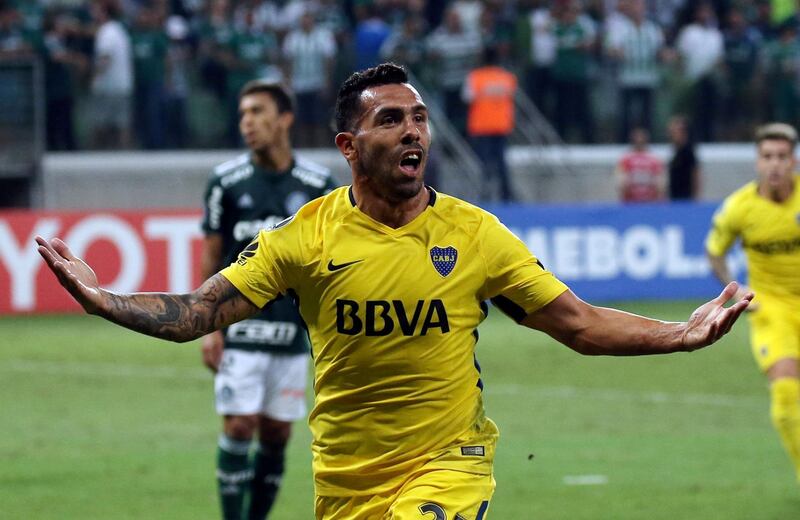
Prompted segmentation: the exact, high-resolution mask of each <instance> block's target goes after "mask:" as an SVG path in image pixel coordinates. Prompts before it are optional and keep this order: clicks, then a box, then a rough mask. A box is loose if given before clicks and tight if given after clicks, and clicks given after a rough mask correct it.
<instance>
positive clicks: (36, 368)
mask: <svg viewBox="0 0 800 520" xmlns="http://www.w3.org/2000/svg"><path fill="white" fill-rule="evenodd" d="M0 372H22V373H29V374H45V375H59V376H81V377H128V378H142V379H182V380H192V381H211V377H212V376H211V373H206V372H204V371H203V369H202V368H201V367H198V368H197V369H185V368H175V367H169V366H163V365H161V366H146V365H123V364H118V363H76V362H74V361H64V362H59V361H30V360H22V359H12V360H11V361H9V362H7V363H3V364H0Z"/></svg>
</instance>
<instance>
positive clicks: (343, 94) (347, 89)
mask: <svg viewBox="0 0 800 520" xmlns="http://www.w3.org/2000/svg"><path fill="white" fill-rule="evenodd" d="M395 83H408V73H407V72H406V69H404V68H403V67H401V66H400V65H397V64H395V63H381V64H380V65H378V66H376V67H371V68H369V69H365V70H361V71H358V72H354V73H353V74H351V75H350V77H349V78H347V80H346V81H345V82H344V83H343V84H342V87H341V88H340V89H339V93H338V94H337V96H336V110H335V119H336V131H337V132H348V131H352V130H353V128H352V125H353V124H354V123H355V121H356V120H358V116H359V115H360V114H361V93H362V92H364V91H365V90H367V89H368V88H371V87H377V86H379V85H392V84H395Z"/></svg>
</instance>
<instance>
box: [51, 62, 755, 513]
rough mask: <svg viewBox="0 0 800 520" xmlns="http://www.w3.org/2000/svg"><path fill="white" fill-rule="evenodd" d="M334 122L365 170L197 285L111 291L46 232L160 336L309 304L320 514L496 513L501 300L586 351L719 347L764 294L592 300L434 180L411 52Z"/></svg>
mask: <svg viewBox="0 0 800 520" xmlns="http://www.w3.org/2000/svg"><path fill="white" fill-rule="evenodd" d="M336 122H337V126H338V131H339V133H338V134H337V136H336V146H337V147H338V148H339V150H340V151H341V153H342V155H343V156H344V157H345V159H347V161H348V163H349V164H350V168H351V170H352V185H351V186H346V187H342V188H339V189H337V190H335V191H333V192H331V193H330V194H328V195H326V196H324V197H321V198H318V199H316V200H313V201H311V202H309V203H308V204H306V205H305V206H304V207H302V208H301V209H300V210H299V211H298V212H297V213H296V214H295V215H294V217H290V218H289V219H287V220H285V221H284V222H282V223H280V224H278V225H276V226H275V227H274V228H273V229H271V230H263V231H261V232H259V234H258V236H257V237H256V238H255V239H254V240H253V242H252V243H251V244H250V245H249V246H247V247H246V248H245V249H244V251H242V253H241V254H240V256H239V258H238V259H237V261H236V262H234V263H233V264H231V265H230V266H229V267H227V268H225V269H223V270H222V271H221V272H220V273H218V274H216V275H214V276H212V277H211V278H209V279H208V280H207V281H206V282H205V283H204V284H203V285H202V286H201V287H200V288H199V289H198V290H196V291H195V292H193V293H190V294H158V293H149V294H148V293H138V294H128V295H121V294H115V293H112V292H109V291H106V290H104V289H102V288H100V287H99V286H98V283H97V278H96V277H95V276H94V273H93V272H92V271H91V269H90V268H89V267H88V266H87V265H86V264H85V263H84V262H83V261H82V260H80V259H79V258H75V257H74V256H73V255H72V253H71V252H70V251H69V249H68V247H67V246H66V244H64V243H63V242H61V241H60V240H58V239H54V240H45V239H43V238H41V237H37V242H38V244H39V248H38V250H39V252H40V254H41V255H42V256H43V257H44V259H45V261H46V262H47V265H48V266H49V267H50V268H51V269H52V270H53V271H54V273H55V274H56V276H57V277H58V278H59V280H60V282H61V283H62V284H63V285H64V287H65V288H66V289H67V290H68V291H69V292H70V293H71V294H72V295H73V296H74V297H75V299H76V300H77V301H78V302H79V303H80V304H81V305H82V306H83V308H84V309H85V310H86V311H87V312H89V313H91V314H97V315H100V316H102V317H104V318H106V319H109V320H111V321H114V322H116V323H118V324H121V325H123V326H125V327H128V328H131V329H133V330H137V331H139V332H142V333H145V334H150V335H153V336H157V337H161V338H166V339H171V340H175V341H187V340H191V339H194V338H197V337H200V336H202V335H204V334H207V333H209V332H210V331H212V330H214V329H218V328H220V327H223V326H226V325H229V324H231V323H234V322H236V321H238V320H242V319H245V318H247V317H249V316H252V315H253V314H255V313H256V312H258V310H259V309H260V308H262V307H263V306H265V305H268V304H269V302H271V301H273V300H275V299H276V298H278V297H280V296H286V297H292V298H293V299H294V300H295V301H296V302H297V305H298V306H299V309H300V314H301V316H302V317H303V319H304V321H305V323H306V325H307V327H308V332H309V335H310V338H311V345H312V354H313V358H314V369H315V375H314V388H315V394H316V397H315V403H314V408H313V410H312V412H311V415H310V417H309V423H310V426H311V431H312V433H313V466H314V479H315V489H316V504H315V510H316V518H318V519H325V520H338V519H347V520H374V519H385V520H390V519H391V520H426V519H427V520H442V519H450V520H453V519H459V520H483V519H485V518H486V511H487V509H488V506H489V500H490V498H491V496H492V493H493V491H494V486H495V483H494V478H493V476H492V463H493V456H494V448H495V440H496V438H497V427H496V426H495V424H494V423H493V422H492V421H491V420H489V419H488V418H487V417H486V416H485V415H484V410H483V404H482V399H481V390H482V387H483V384H482V382H481V375H480V368H479V365H478V363H477V361H476V359H475V354H474V350H475V343H476V342H477V339H478V336H477V333H476V329H477V327H478V325H479V324H480V323H481V321H482V320H483V319H484V318H485V317H486V313H487V305H486V303H485V302H486V301H487V300H491V301H493V302H494V303H495V304H496V306H497V307H499V308H500V309H501V310H503V311H504V312H506V313H507V314H508V315H510V316H511V317H512V318H513V319H514V320H515V321H517V322H518V323H521V324H522V325H525V326H527V327H530V328H532V329H537V330H541V331H544V332H546V333H547V334H549V335H551V336H553V337H554V338H556V339H557V340H559V341H561V342H562V343H564V344H565V345H567V346H569V347H570V348H572V349H574V350H576V351H578V352H580V353H583V354H593V355H601V354H607V355H636V354H663V353H668V352H677V351H692V350H695V349H698V348H701V347H704V346H706V345H709V344H711V343H713V342H714V341H716V340H717V339H719V338H720V337H721V336H722V335H723V334H725V333H726V332H727V331H728V330H729V329H730V328H731V326H732V325H733V323H734V322H735V321H736V319H737V318H738V316H739V315H740V314H741V313H742V311H744V309H745V308H746V307H747V305H748V303H749V300H750V298H751V297H752V295H750V294H745V295H743V296H742V297H741V298H740V299H739V300H738V301H736V302H735V303H734V304H733V305H732V306H730V307H728V308H725V307H723V304H724V303H725V302H726V301H727V300H728V299H730V298H731V297H732V296H733V294H734V293H735V292H736V290H737V285H736V284H735V283H731V284H730V285H729V286H728V287H726V288H725V290H723V291H722V293H721V294H720V296H719V297H717V298H715V299H714V300H712V301H710V302H708V303H706V304H705V305H703V306H701V307H699V308H698V309H697V310H696V311H695V312H694V313H693V314H692V316H691V317H690V318H689V320H688V321H687V322H681V323H667V322H662V321H657V320H652V319H648V318H644V317H641V316H636V315H634V314H629V313H624V312H620V311H616V310H612V309H607V308H601V307H594V306H592V305H589V304H587V303H585V302H583V301H582V300H580V299H579V298H578V297H577V296H575V295H574V294H573V293H572V292H571V291H569V289H568V288H567V287H566V286H565V285H564V284H563V283H561V282H560V281H558V280H557V279H556V278H555V277H554V276H553V274H552V273H550V272H549V271H547V270H546V269H545V268H544V267H543V266H542V265H541V263H540V262H539V261H538V260H537V259H536V257H535V256H533V255H532V254H531V253H530V252H529V251H528V249H527V248H526V247H525V245H524V244H523V243H522V242H521V241H520V240H519V239H517V238H516V237H515V236H514V235H512V234H511V233H510V232H509V231H508V229H506V228H505V227H504V226H503V225H502V224H501V223H500V222H499V221H498V220H497V218H496V217H494V216H493V215H491V214H489V213H487V212H485V211H483V210H481V209H479V208H477V207H475V206H472V205H470V204H468V203H466V202H463V201H461V200H458V199H455V198H453V197H448V196H447V195H444V194H441V193H436V192H435V191H433V190H432V189H430V188H428V187H426V186H425V184H424V181H423V174H424V170H425V164H426V161H427V158H428V150H429V147H430V128H429V125H428V110H427V108H426V106H425V104H424V102H423V100H422V98H421V97H420V95H419V93H418V92H417V91H416V90H415V89H414V87H412V86H411V85H410V84H408V79H407V76H406V73H405V71H404V70H403V69H402V68H400V67H398V66H396V65H393V64H382V65H379V66H377V67H375V68H372V69H367V70H366V71H362V72H357V73H355V74H353V75H352V76H351V77H350V78H349V79H348V80H347V81H346V82H345V83H344V85H343V86H342V88H341V89H340V91H339V95H338V98H337V103H336Z"/></svg>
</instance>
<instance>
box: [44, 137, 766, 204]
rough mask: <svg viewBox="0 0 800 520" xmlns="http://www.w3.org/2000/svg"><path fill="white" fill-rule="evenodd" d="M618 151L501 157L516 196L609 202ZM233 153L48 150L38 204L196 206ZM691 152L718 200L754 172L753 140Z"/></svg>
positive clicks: (562, 150) (517, 150) (321, 156)
mask: <svg viewBox="0 0 800 520" xmlns="http://www.w3.org/2000/svg"><path fill="white" fill-rule="evenodd" d="M652 149H653V152H654V153H655V154H656V155H658V156H660V157H661V158H662V159H664V160H665V161H666V160H667V159H668V158H669V154H670V150H669V147H668V146H667V145H654V146H653V148H652ZM625 151H626V147H624V146H569V147H558V148H547V147H544V148H542V147H524V146H516V147H511V148H510V149H509V153H508V162H509V165H510V170H511V172H512V177H513V184H514V187H515V189H516V190H517V192H518V193H519V198H520V200H524V201H530V202H536V203H542V202H545V203H553V202H613V201H615V200H616V198H617V195H616V190H615V186H614V180H613V171H614V167H615V165H616V162H617V160H618V159H619V158H620V157H621V156H622V154H623V153H624V152H625ZM237 153H241V152H237V151H235V150H217V151H189V152H91V153H49V154H46V155H45V156H44V161H43V177H42V192H43V193H42V197H41V198H42V200H43V207H44V209H88V208H92V209H106V208H116V209H135V208H164V207H182V208H197V207H199V204H200V200H201V197H202V194H203V190H204V188H205V183H206V179H207V177H208V175H209V173H210V172H211V170H212V169H213V168H214V166H216V165H217V164H220V163H222V162H224V161H226V160H229V159H231V158H232V157H234V156H235V155H236V154H237ZM298 153H299V154H300V155H302V156H304V157H306V158H308V159H310V160H313V161H316V162H318V163H320V164H323V165H325V166H327V167H329V168H330V169H331V170H332V171H333V173H334V176H335V177H336V178H337V179H338V180H339V181H340V182H342V183H349V182H350V180H349V169H348V167H347V164H346V163H345V161H344V159H343V158H342V157H341V155H340V154H339V152H338V151H337V150H335V149H320V150H300V151H299V152H298ZM698 155H699V156H700V160H701V162H702V169H703V175H702V189H701V199H702V200H708V201H718V200H721V199H722V198H723V197H724V196H725V195H727V194H728V193H730V192H731V191H733V190H734V189H735V188H737V187H738V186H741V185H742V184H744V183H745V182H747V181H748V180H750V179H752V178H753V176H754V173H753V162H754V160H755V149H754V147H753V146H752V145H748V144H733V145H728V144H715V145H702V146H700V147H698ZM562 165H566V166H567V167H566V168H564V167H562ZM453 175H458V173H457V172H455V173H453ZM448 182H458V180H457V179H448ZM448 185H450V184H448Z"/></svg>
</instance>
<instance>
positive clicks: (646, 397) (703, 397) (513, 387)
mask: <svg viewBox="0 0 800 520" xmlns="http://www.w3.org/2000/svg"><path fill="white" fill-rule="evenodd" d="M484 392H485V393H487V394H489V395H491V394H497V395H516V396H526V397H544V398H548V399H582V400H592V399H594V400H601V401H614V402H629V403H646V404H684V405H696V406H717V407H721V408H757V409H761V408H763V407H764V406H766V400H765V399H761V398H758V397H753V396H739V395H730V394H697V393H685V394H684V393H680V394H670V393H667V392H646V391H643V392H634V391H631V390H621V389H614V388H579V387H575V386H550V387H547V386H545V387H530V386H525V385H519V384H500V385H491V384H489V385H486V387H485V388H484Z"/></svg>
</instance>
